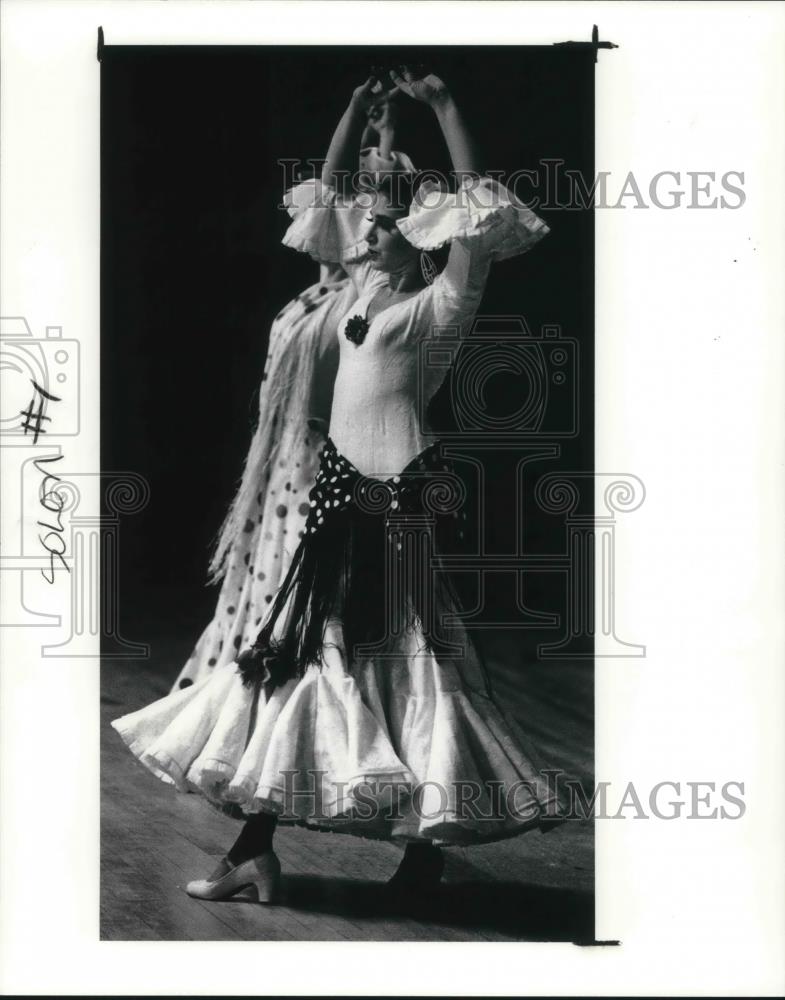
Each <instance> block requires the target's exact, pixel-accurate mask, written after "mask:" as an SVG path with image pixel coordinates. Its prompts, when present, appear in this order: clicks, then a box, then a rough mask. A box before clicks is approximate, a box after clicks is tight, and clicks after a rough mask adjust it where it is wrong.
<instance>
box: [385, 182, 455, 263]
mask: <svg viewBox="0 0 785 1000" xmlns="http://www.w3.org/2000/svg"><path fill="white" fill-rule="evenodd" d="M367 179H369V180H370V179H371V178H367ZM438 179H439V178H438V175H435V174H434V172H433V171H429V170H420V171H418V172H417V173H414V174H412V173H405V172H404V171H395V172H391V173H385V174H382V175H381V176H379V177H373V178H372V180H373V183H371V184H369V185H367V188H366V190H368V191H372V192H375V193H377V194H382V195H384V196H385V197H386V198H387V200H388V201H389V203H390V208H391V209H392V210H393V211H394V212H404V213H407V212H409V211H410V209H411V207H412V202H413V201H414V198H415V195H416V194H417V192H418V191H419V189H420V186H421V184H422V183H423V181H425V180H430V181H431V182H434V180H438ZM448 255H449V246H445V247H442V248H440V249H439V250H429V251H428V256H429V257H430V258H431V260H432V261H433V263H434V264H435V265H436V270H437V271H441V270H443V268H444V265H445V264H446V263H447V257H448Z"/></svg>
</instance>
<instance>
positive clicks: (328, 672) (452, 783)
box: [112, 179, 557, 844]
mask: <svg viewBox="0 0 785 1000" xmlns="http://www.w3.org/2000/svg"><path fill="white" fill-rule="evenodd" d="M289 211H290V214H291V215H292V217H293V220H294V221H293V223H292V225H291V226H290V227H289V229H288V231H287V233H286V235H285V237H284V240H283V242H284V243H285V244H286V245H288V246H291V247H294V248H296V249H298V250H302V251H305V252H309V253H311V254H312V255H313V256H315V257H317V259H320V260H333V261H337V262H340V263H342V265H343V266H344V268H345V269H346V271H347V272H348V273H349V276H350V278H351V281H352V284H353V287H354V291H355V293H356V299H355V301H354V303H353V305H352V306H351V308H349V310H348V312H347V316H346V317H345V319H344V321H343V323H342V324H341V325H340V329H341V336H339V341H340V352H341V356H340V365H339V371H338V377H337V380H336V384H335V391H334V396H333V405H332V415H331V423H330V437H331V439H332V440H333V442H334V443H335V445H336V447H337V448H338V450H339V451H340V452H341V453H342V454H343V455H344V456H345V457H346V458H348V459H349V460H350V461H351V462H352V463H354V465H355V466H356V467H357V469H359V470H360V472H362V473H363V474H365V475H368V476H375V477H377V478H386V477H387V476H388V475H391V474H393V473H395V472H398V471H400V470H402V469H403V468H404V467H405V466H406V465H407V463H408V462H409V461H411V459H413V458H414V457H415V456H416V455H417V454H419V453H420V452H421V451H423V450H424V448H425V446H426V445H427V444H428V443H429V441H428V439H426V437H425V436H424V434H423V431H422V428H421V426H420V421H419V419H418V416H419V414H418V413H417V412H416V407H417V398H418V393H419V392H421V391H422V389H421V386H420V385H418V378H417V373H418V358H419V353H420V348H421V345H422V342H423V340H424V338H427V337H438V335H439V330H438V328H439V327H441V326H448V327H451V328H452V329H454V328H455V327H456V326H459V327H464V326H465V325H466V324H468V323H470V321H471V319H472V318H473V316H474V314H475V313H476V310H477V308H478V306H479V303H480V299H481V297H482V293H483V289H484V286H485V282H486V278H487V274H488V269H489V266H490V264H491V262H492V260H494V259H499V258H503V257H509V256H512V255H514V254H517V253H522V252H524V251H525V250H527V249H529V247H530V246H532V245H533V244H534V243H535V242H537V241H538V240H539V239H540V238H541V237H542V236H543V235H545V233H546V232H547V227H546V226H545V224H544V223H543V222H542V221H541V220H540V219H539V218H537V216H535V215H534V213H532V212H531V211H530V210H529V209H527V208H526V207H525V206H523V205H522V204H520V203H519V202H517V201H516V200H515V199H514V197H513V196H512V195H511V194H510V193H509V192H508V191H506V189H504V188H503V187H501V186H500V185H498V184H497V183H496V182H494V181H491V180H489V179H483V180H482V181H481V182H480V183H479V185H475V186H474V187H473V188H472V191H471V192H469V195H466V196H465V194H464V192H458V193H457V194H456V193H453V194H448V193H446V192H443V191H439V190H435V189H434V190H430V191H428V192H426V193H425V195H424V197H423V198H421V199H420V200H419V204H416V205H415V206H414V207H413V208H412V210H411V212H410V214H409V216H408V217H407V218H406V219H403V220H401V221H400V222H399V223H398V227H399V229H400V230H401V232H402V233H403V234H404V236H405V237H406V238H407V239H408V240H409V241H410V242H411V243H413V244H414V245H415V246H417V247H419V248H421V249H426V250H427V249H435V248H437V247H438V246H441V245H444V244H445V243H448V242H449V243H450V256H449V261H448V263H447V266H446V268H445V270H444V271H443V272H442V273H441V274H440V275H439V276H438V277H437V279H436V281H435V282H434V283H433V284H432V285H430V286H428V287H427V288H425V289H423V290H422V291H421V292H420V293H418V294H417V295H416V296H414V297H412V298H410V299H407V300H404V301H402V302H398V303H395V304H394V305H393V306H391V307H390V308H388V309H386V310H384V311H383V312H381V313H379V314H378V315H376V316H375V317H374V318H373V319H372V321H371V322H370V325H369V330H368V333H367V335H366V337H365V340H364V341H363V342H362V343H361V344H355V343H353V342H350V341H349V340H348V339H347V338H346V337H345V336H343V335H342V334H343V330H344V329H345V325H346V322H348V320H349V319H350V318H351V317H352V316H353V315H355V314H356V313H358V312H359V314H360V315H365V310H366V309H367V308H368V305H369V303H370V302H371V300H372V298H373V294H374V292H375V290H376V289H377V288H378V287H379V285H380V284H381V283H383V282H384V281H385V280H386V279H385V276H384V275H380V274H379V273H378V272H376V271H374V270H373V268H372V267H371V266H370V264H369V262H368V261H367V259H365V257H364V251H365V249H366V244H365V235H366V234H367V231H368V227H369V226H370V222H369V221H368V208H367V205H362V204H358V203H357V202H346V203H345V202H342V201H341V200H340V199H339V198H338V197H337V195H336V193H335V192H334V191H333V190H331V189H329V188H326V187H323V186H322V185H320V184H319V183H318V182H308V183H306V184H302V185H299V186H298V187H297V188H295V189H294V190H293V191H292V192H290V196H289ZM437 387H438V385H435V384H434V385H432V386H427V385H426V388H425V392H426V398H427V396H428V394H429V392H431V391H435V389H436V388H437ZM456 638H457V639H458V640H459V641H460V643H461V645H462V646H463V648H464V651H465V655H464V656H463V658H461V659H455V660H450V659H445V658H443V657H440V658H439V659H437V658H436V656H434V655H433V654H432V653H430V652H428V651H427V649H426V643H425V642H424V640H423V636H422V634H420V633H418V630H417V628H416V627H415V628H414V629H412V630H411V631H409V632H407V633H406V634H404V635H403V636H402V638H401V639H400V642H399V645H398V646H397V647H396V650H395V655H393V656H392V657H390V656H387V657H385V658H376V659H372V658H369V659H364V660H355V661H352V660H350V658H349V657H348V656H347V653H346V650H345V648H344V644H343V636H342V630H341V623H340V621H337V620H331V621H330V623H329V624H328V626H327V631H326V635H325V643H324V655H323V661H322V662H321V663H319V664H312V665H311V666H309V667H308V668H307V669H306V672H305V674H304V676H302V677H300V678H292V679H290V680H289V681H287V682H286V683H285V684H283V685H282V686H279V687H277V688H275V689H274V690H272V692H271V693H270V694H269V697H266V696H265V694H264V693H263V691H261V690H260V688H259V687H256V688H251V687H246V686H244V685H243V683H242V678H241V675H240V673H239V672H238V669H237V666H236V664H235V663H234V662H228V663H225V664H223V665H221V666H216V667H215V669H214V670H212V671H211V673H210V674H209V675H208V676H205V677H204V678H202V679H201V680H199V681H197V682H196V683H195V684H193V685H191V686H189V687H186V688H184V689H182V690H179V691H175V692H173V693H172V694H170V695H168V696H167V697H165V698H162V699H160V700H159V701H157V702H154V703H153V704H152V705H148V706H146V707H144V708H142V709H140V710H139V711H136V712H132V713H131V714H129V715H126V716H123V717H122V718H120V719H117V720H115V721H114V722H113V723H112V725H113V727H114V728H115V729H116V730H117V732H118V733H119V734H120V735H121V736H122V738H123V739H124V740H125V742H126V744H127V745H128V747H129V748H130V750H131V751H132V752H133V753H134V754H135V755H136V756H137V757H138V758H139V760H140V761H141V762H142V763H143V764H144V765H145V766H146V767H148V768H149V769H150V770H151V771H152V772H153V773H154V774H155V775H157V776H158V777H159V778H161V779H162V780H164V781H167V782H171V783H173V784H174V785H175V786H176V787H177V788H179V789H181V790H192V791H198V792H200V793H202V794H203V795H204V796H205V797H206V798H207V799H208V800H209V801H210V802H211V803H213V804H214V805H216V806H218V807H220V808H225V809H234V810H235V811H239V812H241V813H242V814H251V813H255V812H259V811H269V812H273V813H275V814H277V815H278V816H279V820H280V821H281V822H293V823H299V824H302V825H306V826H310V827H313V828H314V829H321V830H332V831H336V832H346V833H351V834H355V835H360V836H366V837H380V838H384V839H391V840H399V841H417V840H431V841H433V842H435V843H440V844H470V843H478V842H483V841H489V840H494V839H499V838H502V837H508V836H513V835H515V834H517V833H520V832H522V831H523V830H526V829H528V828H530V827H533V826H537V825H539V824H540V823H541V822H542V821H543V820H544V819H546V818H552V810H553V808H554V807H555V806H556V803H557V796H556V795H555V793H554V790H553V789H552V788H551V787H550V786H549V784H548V782H547V781H546V779H545V777H544V776H543V774H542V769H541V765H540V762H539V761H538V760H537V756H536V753H535V751H534V749H533V748H532V747H531V746H530V745H529V743H528V740H527V738H526V736H525V733H524V732H523V731H522V729H521V727H520V726H519V725H518V724H517V723H516V722H515V721H514V720H513V719H512V718H510V717H509V716H508V715H507V714H506V713H505V711H504V710H503V708H502V707H501V706H500V705H499V704H498V703H497V702H496V701H495V700H494V699H493V697H492V696H490V695H489V694H488V693H487V690H486V687H485V681H484V676H483V672H482V669H481V666H480V663H479V660H478V659H477V656H476V652H475V650H474V647H473V645H472V643H471V641H470V639H469V638H468V636H467V635H466V633H465V632H463V630H462V629H461V627H460V625H457V626H455V629H454V632H453V634H451V635H450V640H451V641H454V640H455V639H456Z"/></svg>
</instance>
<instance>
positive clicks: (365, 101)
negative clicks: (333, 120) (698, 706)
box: [322, 76, 397, 195]
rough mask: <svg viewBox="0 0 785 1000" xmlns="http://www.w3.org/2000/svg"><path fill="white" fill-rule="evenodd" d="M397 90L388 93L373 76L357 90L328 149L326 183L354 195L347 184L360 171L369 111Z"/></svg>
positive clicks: (323, 173) (324, 177) (341, 191)
mask: <svg viewBox="0 0 785 1000" xmlns="http://www.w3.org/2000/svg"><path fill="white" fill-rule="evenodd" d="M396 91H397V88H394V87H393V88H390V89H388V90H385V89H384V88H383V87H382V85H381V83H380V82H379V81H378V80H377V78H376V77H373V76H370V77H368V79H367V80H366V81H365V83H364V84H362V86H360V87H357V88H356V89H355V90H354V92H353V93H352V97H351V100H350V101H349V106H348V107H347V108H346V110H345V111H344V113H343V115H342V116H341V120H340V121H339V122H338V126H337V128H336V129H335V132H334V133H333V137H332V140H331V141H330V146H329V149H328V150H327V159H326V161H325V164H324V168H323V170H322V183H323V184H327V185H329V186H330V187H333V188H335V189H336V190H337V191H338V192H339V193H341V194H344V195H348V194H350V193H351V192H350V191H349V189H348V186H347V183H346V182H347V180H348V178H350V177H351V176H352V174H353V173H354V172H355V171H356V169H357V149H358V147H359V145H360V141H361V139H362V137H363V133H364V131H365V127H366V125H367V122H368V109H369V108H371V107H372V106H373V105H375V104H378V103H379V102H380V101H382V100H385V99H389V97H391V96H392V95H393V94H394V93H395V92H396Z"/></svg>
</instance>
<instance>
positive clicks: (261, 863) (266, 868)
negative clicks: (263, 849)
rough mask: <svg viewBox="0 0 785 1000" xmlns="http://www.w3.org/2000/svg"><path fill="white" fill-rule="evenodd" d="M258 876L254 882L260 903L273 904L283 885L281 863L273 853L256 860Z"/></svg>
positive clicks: (255, 865)
mask: <svg viewBox="0 0 785 1000" xmlns="http://www.w3.org/2000/svg"><path fill="white" fill-rule="evenodd" d="M254 867H255V868H256V871H257V876H256V878H254V880H253V888H254V889H255V891H256V900H257V902H258V903H272V902H274V901H275V900H276V898H277V896H278V890H279V888H280V884H281V862H280V861H279V860H278V857H277V855H275V854H273V852H272V851H270V852H268V853H267V854H262V855H261V856H260V857H258V858H254Z"/></svg>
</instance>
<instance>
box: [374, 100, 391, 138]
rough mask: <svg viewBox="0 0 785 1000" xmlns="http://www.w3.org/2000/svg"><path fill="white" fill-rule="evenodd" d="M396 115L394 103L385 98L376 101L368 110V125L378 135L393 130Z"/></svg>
mask: <svg viewBox="0 0 785 1000" xmlns="http://www.w3.org/2000/svg"><path fill="white" fill-rule="evenodd" d="M397 117H398V113H397V110H396V105H395V102H394V101H391V100H389V98H385V99H384V100H380V101H377V102H376V103H375V104H372V105H371V106H370V107H369V108H368V124H369V125H370V126H371V128H373V129H375V130H376V131H377V132H378V133H379V135H381V134H382V133H383V132H388V131H390V130H392V129H394V128H395V123H396V121H397Z"/></svg>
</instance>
